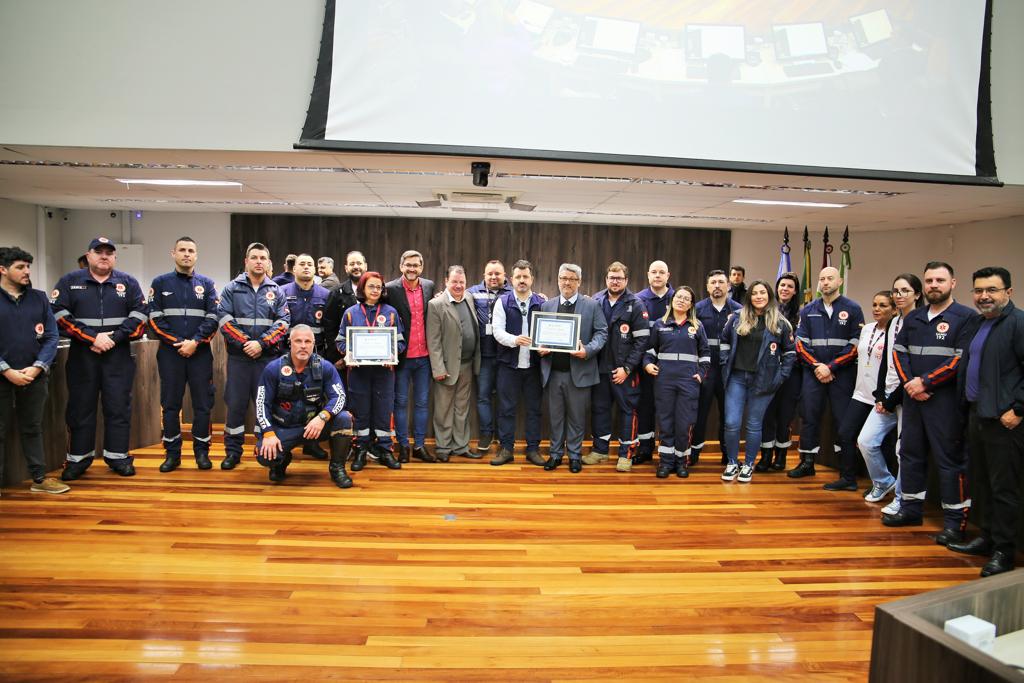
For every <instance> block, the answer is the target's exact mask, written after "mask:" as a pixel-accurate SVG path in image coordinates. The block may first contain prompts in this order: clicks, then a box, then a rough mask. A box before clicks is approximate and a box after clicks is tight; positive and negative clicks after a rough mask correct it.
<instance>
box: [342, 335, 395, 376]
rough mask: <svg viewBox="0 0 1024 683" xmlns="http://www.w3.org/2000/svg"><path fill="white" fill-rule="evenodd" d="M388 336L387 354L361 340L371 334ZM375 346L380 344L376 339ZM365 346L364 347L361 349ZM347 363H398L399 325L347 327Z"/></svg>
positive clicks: (357, 364)
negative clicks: (370, 347) (371, 347)
mask: <svg viewBox="0 0 1024 683" xmlns="http://www.w3.org/2000/svg"><path fill="white" fill-rule="evenodd" d="M381 335H383V336H386V337H387V342H385V343H386V348H387V349H388V351H387V354H386V355H383V354H381V353H380V352H379V350H378V349H377V348H374V349H369V348H367V345H366V344H365V343H361V340H365V339H368V338H369V337H371V336H374V337H379V336H381ZM373 341H374V344H373V345H374V347H377V346H378V342H377V340H376V339H374V340H373ZM360 346H363V349H362V350H361V349H360ZM345 364H346V365H354V366H360V365H397V364H398V328H397V327H358V326H352V327H347V328H345Z"/></svg>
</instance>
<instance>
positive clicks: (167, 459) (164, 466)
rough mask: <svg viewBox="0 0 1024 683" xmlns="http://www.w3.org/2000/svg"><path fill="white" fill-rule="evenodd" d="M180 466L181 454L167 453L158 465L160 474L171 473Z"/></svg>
mask: <svg viewBox="0 0 1024 683" xmlns="http://www.w3.org/2000/svg"><path fill="white" fill-rule="evenodd" d="M180 464H181V453H168V454H167V455H166V456H164V461H163V462H162V463H160V471H161V472H173V471H174V470H176V469H178V465H180Z"/></svg>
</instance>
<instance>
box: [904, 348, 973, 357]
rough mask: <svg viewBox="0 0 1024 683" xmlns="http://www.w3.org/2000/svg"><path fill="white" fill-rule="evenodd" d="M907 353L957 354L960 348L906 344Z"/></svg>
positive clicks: (920, 354) (919, 354)
mask: <svg viewBox="0 0 1024 683" xmlns="http://www.w3.org/2000/svg"><path fill="white" fill-rule="evenodd" d="M894 348H895V347H894ZM907 353H909V354H910V355H912V356H947V357H953V356H959V355H960V354H961V350H960V349H951V348H949V347H947V346H908V347H907Z"/></svg>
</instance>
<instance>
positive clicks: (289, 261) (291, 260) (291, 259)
mask: <svg viewBox="0 0 1024 683" xmlns="http://www.w3.org/2000/svg"><path fill="white" fill-rule="evenodd" d="M297 258H299V257H298V256H296V255H295V254H288V255H287V256H285V257H284V267H285V268H286V269H288V270H291V269H292V268H293V267H295V259H297ZM310 258H313V257H312V256H310Z"/></svg>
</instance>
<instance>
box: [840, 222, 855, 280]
mask: <svg viewBox="0 0 1024 683" xmlns="http://www.w3.org/2000/svg"><path fill="white" fill-rule="evenodd" d="M839 251H841V252H842V253H841V254H840V255H839V277H841V278H842V279H843V284H841V285H840V286H839V293H840V294H843V295H845V294H846V292H847V291H848V290H847V285H849V284H850V271H851V270H853V261H852V260H850V226H849V225H847V226H846V230H844V231H843V243H842V244H840V245H839Z"/></svg>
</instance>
